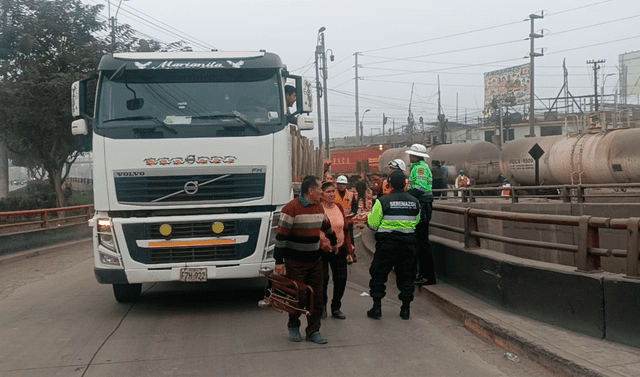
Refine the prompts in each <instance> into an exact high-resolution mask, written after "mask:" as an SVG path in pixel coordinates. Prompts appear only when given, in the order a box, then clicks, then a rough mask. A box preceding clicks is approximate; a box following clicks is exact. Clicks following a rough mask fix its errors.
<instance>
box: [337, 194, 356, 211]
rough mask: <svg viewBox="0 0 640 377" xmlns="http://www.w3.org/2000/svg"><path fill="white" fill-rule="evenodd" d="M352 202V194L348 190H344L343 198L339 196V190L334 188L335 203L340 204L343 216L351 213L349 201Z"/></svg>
mask: <svg viewBox="0 0 640 377" xmlns="http://www.w3.org/2000/svg"><path fill="white" fill-rule="evenodd" d="M352 202H353V195H351V192H350V191H349V190H345V191H344V198H343V197H342V196H340V191H338V190H336V203H338V204H340V205H341V206H342V209H344V214H345V216H346V215H348V214H350V213H351V203H352Z"/></svg>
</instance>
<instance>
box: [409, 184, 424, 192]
mask: <svg viewBox="0 0 640 377" xmlns="http://www.w3.org/2000/svg"><path fill="white" fill-rule="evenodd" d="M412 189H416V190H419V191H422V192H427V190H426V189H425V188H424V187H421V186H418V185H413V187H412Z"/></svg>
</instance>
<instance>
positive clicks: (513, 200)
mask: <svg viewBox="0 0 640 377" xmlns="http://www.w3.org/2000/svg"><path fill="white" fill-rule="evenodd" d="M509 191H510V192H511V203H518V196H517V195H516V188H515V187H510V190H509Z"/></svg>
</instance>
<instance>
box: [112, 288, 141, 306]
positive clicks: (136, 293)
mask: <svg viewBox="0 0 640 377" xmlns="http://www.w3.org/2000/svg"><path fill="white" fill-rule="evenodd" d="M140 293H142V284H114V285H113V295H114V296H116V300H117V301H118V302H134V301H137V300H138V298H139V297H140Z"/></svg>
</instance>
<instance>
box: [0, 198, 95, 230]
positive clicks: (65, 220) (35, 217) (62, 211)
mask: <svg viewBox="0 0 640 377" xmlns="http://www.w3.org/2000/svg"><path fill="white" fill-rule="evenodd" d="M93 208H94V207H93V204H91V205H84V206H74V207H63V208H50V209H36V210H28V211H12V212H0V236H1V235H7V234H8V233H6V232H5V230H6V229H11V228H13V229H16V230H15V231H13V232H12V233H10V234H18V233H29V232H33V231H35V230H39V229H46V228H51V227H54V226H55V227H58V226H66V225H77V224H82V223H83V222H86V221H87V220H89V219H90V218H91V217H93V213H94V209H93ZM53 215H57V217H54V216H53Z"/></svg>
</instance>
